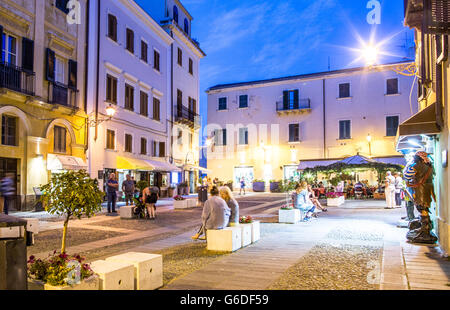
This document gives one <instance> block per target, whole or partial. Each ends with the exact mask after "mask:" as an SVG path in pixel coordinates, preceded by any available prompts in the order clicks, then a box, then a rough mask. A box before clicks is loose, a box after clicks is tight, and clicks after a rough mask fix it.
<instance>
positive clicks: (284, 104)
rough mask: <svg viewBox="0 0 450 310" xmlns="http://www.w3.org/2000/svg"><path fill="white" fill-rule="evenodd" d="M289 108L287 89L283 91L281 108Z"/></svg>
mask: <svg viewBox="0 0 450 310" xmlns="http://www.w3.org/2000/svg"><path fill="white" fill-rule="evenodd" d="M288 108H289V91H287V90H285V91H283V109H285V110H287V109H288Z"/></svg>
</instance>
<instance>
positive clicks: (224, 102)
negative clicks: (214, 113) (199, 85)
mask: <svg viewBox="0 0 450 310" xmlns="http://www.w3.org/2000/svg"><path fill="white" fill-rule="evenodd" d="M226 109H227V98H226V97H224V98H219V111H223V110H226Z"/></svg>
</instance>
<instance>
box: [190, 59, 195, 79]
mask: <svg viewBox="0 0 450 310" xmlns="http://www.w3.org/2000/svg"><path fill="white" fill-rule="evenodd" d="M189 73H190V74H192V75H194V62H193V61H192V59H191V58H189Z"/></svg>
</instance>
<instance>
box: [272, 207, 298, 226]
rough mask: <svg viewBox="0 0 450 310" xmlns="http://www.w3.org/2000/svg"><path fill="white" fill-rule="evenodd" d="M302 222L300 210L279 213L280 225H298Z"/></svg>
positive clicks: (280, 211)
mask: <svg viewBox="0 0 450 310" xmlns="http://www.w3.org/2000/svg"><path fill="white" fill-rule="evenodd" d="M300 221H301V213H300V210H299V209H292V210H282V209H280V210H279V211H278V223H286V224H296V223H298V222H300Z"/></svg>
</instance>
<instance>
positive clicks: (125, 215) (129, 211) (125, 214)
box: [119, 206, 135, 219]
mask: <svg viewBox="0 0 450 310" xmlns="http://www.w3.org/2000/svg"><path fill="white" fill-rule="evenodd" d="M134 208H135V206H123V207H120V208H119V213H120V218H122V219H133V218H134V217H135V216H134V213H133V210H134Z"/></svg>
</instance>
